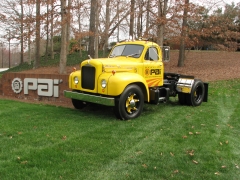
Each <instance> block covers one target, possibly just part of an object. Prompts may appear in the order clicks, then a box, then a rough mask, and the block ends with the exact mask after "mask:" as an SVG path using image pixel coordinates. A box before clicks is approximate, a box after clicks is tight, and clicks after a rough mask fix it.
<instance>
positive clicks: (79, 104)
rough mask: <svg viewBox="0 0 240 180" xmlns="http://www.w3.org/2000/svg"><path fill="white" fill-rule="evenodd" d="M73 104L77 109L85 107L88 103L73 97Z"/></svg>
mask: <svg viewBox="0 0 240 180" xmlns="http://www.w3.org/2000/svg"><path fill="white" fill-rule="evenodd" d="M72 104H73V106H74V108H75V109H83V108H84V107H86V105H87V103H86V102H83V101H80V100H77V99H72Z"/></svg>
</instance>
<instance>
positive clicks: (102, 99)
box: [63, 91, 115, 106]
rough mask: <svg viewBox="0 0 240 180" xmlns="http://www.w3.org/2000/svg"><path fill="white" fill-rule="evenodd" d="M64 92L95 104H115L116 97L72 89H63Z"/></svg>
mask: <svg viewBox="0 0 240 180" xmlns="http://www.w3.org/2000/svg"><path fill="white" fill-rule="evenodd" d="M63 94H64V96H65V97H67V98H71V99H77V100H81V101H84V102H91V103H95V104H102V105H105V106H115V102H114V98H109V97H103V96H95V95H90V94H84V93H79V92H72V91H63Z"/></svg>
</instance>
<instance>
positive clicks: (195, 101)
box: [178, 79, 205, 106]
mask: <svg viewBox="0 0 240 180" xmlns="http://www.w3.org/2000/svg"><path fill="white" fill-rule="evenodd" d="M204 95H205V88H204V84H203V82H202V81H201V80H199V79H196V80H195V81H194V84H193V86H192V90H191V93H190V94H186V93H182V92H179V93H178V100H179V103H180V104H182V105H189V106H199V105H201V104H202V102H203V99H204Z"/></svg>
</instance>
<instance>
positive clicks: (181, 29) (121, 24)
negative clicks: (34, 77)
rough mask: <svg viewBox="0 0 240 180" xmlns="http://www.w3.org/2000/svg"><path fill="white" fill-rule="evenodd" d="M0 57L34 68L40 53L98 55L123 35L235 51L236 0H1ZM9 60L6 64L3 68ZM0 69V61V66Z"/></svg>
mask: <svg viewBox="0 0 240 180" xmlns="http://www.w3.org/2000/svg"><path fill="white" fill-rule="evenodd" d="M0 31H1V33H0V36H1V40H0V45H1V51H0V59H1V56H2V67H3V66H4V64H3V62H4V61H3V60H4V57H5V56H7V55H8V56H10V53H11V58H12V59H13V58H20V60H19V62H20V63H24V62H29V63H30V62H31V61H32V63H33V67H34V68H38V67H39V62H40V57H41V56H44V57H46V60H47V59H48V57H49V56H50V57H51V59H53V58H54V55H55V54H56V53H59V54H60V60H59V73H61V74H64V73H66V61H67V55H68V54H69V53H72V52H79V56H81V54H82V51H88V54H90V55H91V56H92V57H95V58H97V57H98V51H103V53H104V54H105V56H106V55H107V53H108V52H107V51H108V50H109V49H110V48H111V47H112V45H114V44H115V43H116V42H118V41H121V40H124V39H139V38H146V39H149V40H152V41H155V42H157V43H158V44H159V45H160V46H162V45H169V46H170V47H171V48H172V49H178V50H179V59H178V66H183V65H184V57H185V50H186V49H192V50H228V51H237V50H238V51H239V50H240V3H238V4H234V3H230V2H229V4H224V3H223V2H222V1H221V0H220V1H217V2H215V1H214V0H211V1H209V0H199V1H194V2H192V1H191V0H125V1H122V0H5V1H2V2H1V6H0ZM14 62H15V61H14V60H12V63H11V64H10V62H9V67H11V66H14V64H13V63H14ZM0 67H1V64H0Z"/></svg>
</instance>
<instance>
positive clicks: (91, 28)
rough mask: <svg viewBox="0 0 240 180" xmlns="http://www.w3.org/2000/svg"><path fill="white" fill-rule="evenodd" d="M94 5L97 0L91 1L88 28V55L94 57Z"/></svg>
mask: <svg viewBox="0 0 240 180" xmlns="http://www.w3.org/2000/svg"><path fill="white" fill-rule="evenodd" d="M96 5H97V0H91V12H90V26H89V32H90V35H89V47H88V54H89V55H90V56H92V57H94V54H95V52H94V44H95V43H96V42H95V31H96Z"/></svg>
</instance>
